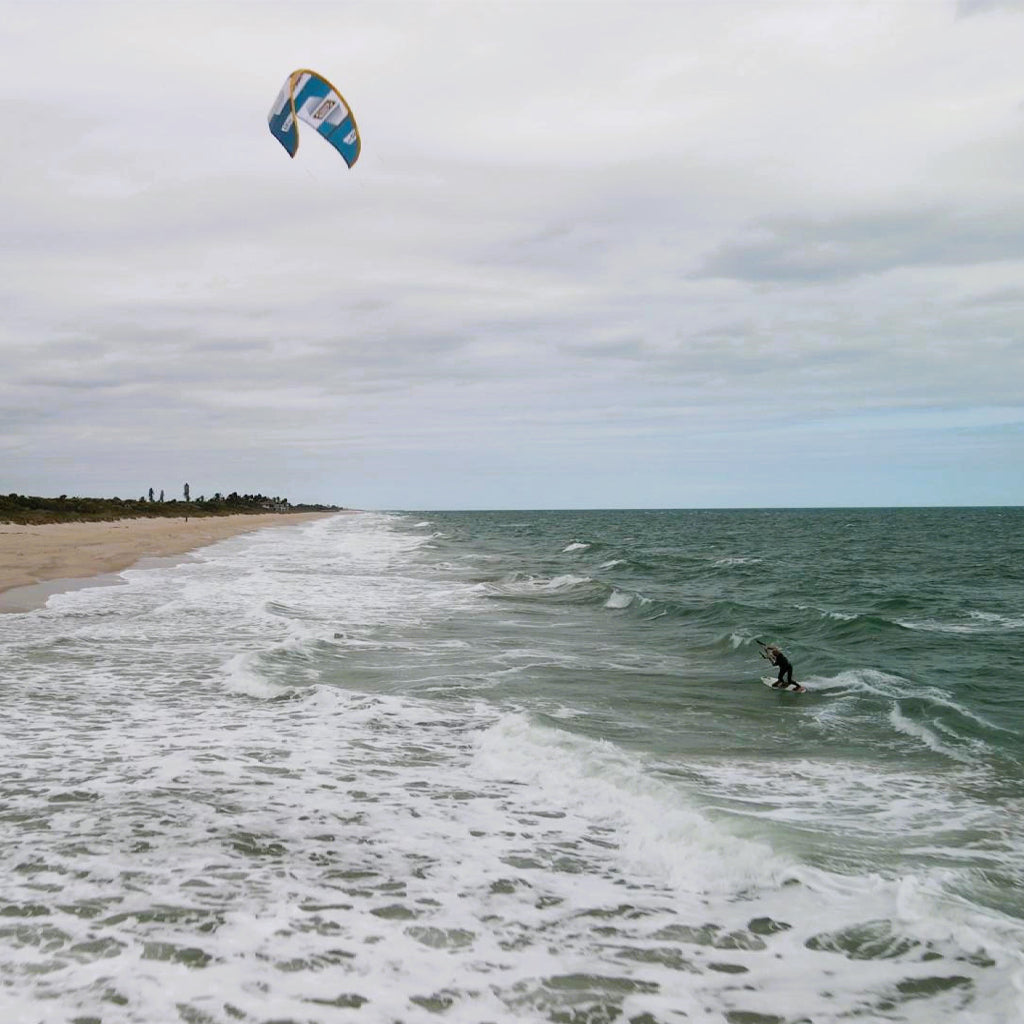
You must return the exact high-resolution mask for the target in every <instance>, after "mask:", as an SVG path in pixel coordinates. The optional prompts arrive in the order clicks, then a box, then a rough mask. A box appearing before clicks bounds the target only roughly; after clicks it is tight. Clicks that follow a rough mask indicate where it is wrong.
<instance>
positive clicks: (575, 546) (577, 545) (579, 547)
mask: <svg viewBox="0 0 1024 1024" xmlns="http://www.w3.org/2000/svg"><path fill="white" fill-rule="evenodd" d="M589 547H590V545H589V544H588V543H587V542H586V541H582V540H574V541H572V542H571V543H569V544H566V546H565V547H564V548H562V554H563V555H564V554H567V553H568V552H571V551H586V550H587V549H588V548H589Z"/></svg>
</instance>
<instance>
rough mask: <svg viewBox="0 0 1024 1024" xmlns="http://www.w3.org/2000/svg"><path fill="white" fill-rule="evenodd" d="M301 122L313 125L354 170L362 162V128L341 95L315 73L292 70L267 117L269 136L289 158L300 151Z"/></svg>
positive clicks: (301, 69) (305, 70)
mask: <svg viewBox="0 0 1024 1024" xmlns="http://www.w3.org/2000/svg"><path fill="white" fill-rule="evenodd" d="M299 121H305V123H306V124H309V125H312V126H313V127H314V128H315V129H316V131H317V134H318V135H320V136H322V137H323V138H325V139H326V140H327V141H328V142H329V143H330V144H331V145H332V146H333V147H334V148H335V149H336V150H337V151H338V152H339V153H340V154H341V156H342V158H343V159H344V161H345V163H346V164H348V166H349V167H351V166H352V165H353V164H354V163H355V162H356V161H357V160H358V159H359V151H360V149H361V148H362V143H361V140H360V138H359V128H358V127H357V125H356V119H355V118H354V117H353V116H352V111H351V110H349V108H348V104H346V103H345V101H344V100H343V99H342V97H341V93H340V92H338V90H337V89H335V88H334V86H333V85H331V83H330V82H328V81H327V79H326V78H324V77H323V75H319V74H317V73H316V72H315V71H309V70H307V69H305V68H300V69H299V70H298V71H293V72H292V73H291V74H290V75H289V76H288V79H287V81H286V82H285V83H284V85H283V86H281V91H280V92H279V93H278V94H277V99H276V100H274V105H273V106H272V107H271V108H270V113H269V114H268V115H267V123H268V124H269V126H270V134H271V135H273V136H274V138H275V139H277V141H278V142H280V143H281V145H282V146H284V148H285V149H286V150H288V155H289V156H295V154H296V153H297V152H298V149H299V125H298V122H299Z"/></svg>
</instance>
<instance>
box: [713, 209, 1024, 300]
mask: <svg viewBox="0 0 1024 1024" xmlns="http://www.w3.org/2000/svg"><path fill="white" fill-rule="evenodd" d="M1008 261H1014V262H1021V261H1024V208H1021V209H1010V210H1006V209H1003V210H999V209H991V210H983V211H977V212H966V211H955V210H950V209H945V210H923V211H910V210H903V211H892V212H885V213H875V214H870V215H855V216H849V217H845V218H839V219H835V220H832V221H829V222H821V221H807V220H797V219H793V220H787V221H777V222H774V223H772V222H768V223H763V224H758V225H754V226H753V227H751V228H750V229H748V231H747V232H746V237H742V238H739V239H737V240H735V241H730V242H727V243H726V244H725V245H723V246H721V247H720V248H718V249H717V250H716V251H715V252H713V253H712V254H710V256H709V257H708V258H707V259H706V260H705V261H704V263H703V264H702V265H701V266H700V267H699V268H698V269H697V270H696V272H695V276H697V277H729V278H736V279H739V280H746V281H807V282H816V281H827V280H840V279H843V278H847V277H853V276H857V275H861V274H882V273H885V272H887V271H890V270H893V269H896V268H907V267H934V266H977V265H979V264H987V263H998V262H1008Z"/></svg>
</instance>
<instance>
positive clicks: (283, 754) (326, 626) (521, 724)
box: [0, 508, 1024, 1024]
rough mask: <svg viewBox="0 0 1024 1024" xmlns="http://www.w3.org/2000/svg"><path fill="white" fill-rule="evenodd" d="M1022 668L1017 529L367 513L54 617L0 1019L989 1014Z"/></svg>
mask: <svg viewBox="0 0 1024 1024" xmlns="http://www.w3.org/2000/svg"><path fill="white" fill-rule="evenodd" d="M758 640H762V641H768V642H772V641H774V642H777V643H778V644H779V645H780V646H781V647H782V648H783V650H784V651H785V652H786V653H787V655H788V656H789V657H790V659H791V660H792V662H793V664H794V666H795V673H796V678H797V679H798V680H799V681H801V682H802V683H803V684H804V685H805V686H806V687H807V692H806V693H805V694H799V695H798V694H793V693H785V692H780V691H776V690H772V689H770V688H768V687H766V686H764V685H762V678H763V677H765V676H769V675H771V674H772V669H771V667H770V666H769V665H768V663H767V662H766V661H763V660H762V659H761V658H760V656H759V648H758V646H757V641H758ZM1022 643H1024V509H1019V508H1013V509H1010V508H1005V509H853V510H850V509H834V510H789V511H785V510H762V511H593V512H568V511H562V512H463V513H458V512H437V513H422V512H414V513H388V514H385V513H370V512H367V513H359V514H347V515H339V516H335V517H331V518H328V519H323V520H319V521H317V522H313V523H307V524H302V525H294V526H286V527H281V528H276V529H271V530H265V531H262V532H260V533H256V534H251V535H246V536H240V537H235V538H233V539H231V540H229V541H224V542H221V543H218V544H215V545H213V546H211V547H208V548H205V549H203V550H201V551H199V552H196V553H195V554H194V555H193V556H191V557H189V558H187V559H185V560H183V561H181V562H180V563H178V564H174V565H156V566H151V567H147V568H136V569H132V570H129V571H126V572H124V573H121V574H120V577H119V584H118V585H116V586H103V587H99V586H96V587H86V588H83V589H77V590H72V591H68V592H65V593H60V594H56V595H54V596H52V597H50V598H49V600H48V603H47V605H46V606H45V607H44V608H40V609H37V610H34V611H29V612H25V613H18V614H8V615H4V616H2V617H0V676H2V681H3V715H2V718H0V729H2V737H0V1020H3V1021H4V1022H11V1024H37V1022H38V1024H58V1022H59V1024H69V1022H73V1024H97V1022H102V1024H127V1022H145V1024H164V1022H168V1024H169V1022H178V1021H182V1022H186V1024H236V1022H253V1024H271V1022H273V1024H286V1022H288V1024H310V1022H318V1024H319V1022H325V1024H326V1022H335V1021H346V1022H348V1021H352V1022H363V1021H365V1022H368V1024H369V1022H373V1024H377V1022H410V1024H412V1022H438V1021H446V1022H460V1024H484V1022H504V1021H538V1022H547V1021H550V1022H567V1024H610V1022H613V1021H619V1022H622V1024H626V1022H629V1024H678V1022H686V1024H697V1022H715V1024H721V1022H725V1024H831V1022H863V1024H875V1022H910V1024H941V1022H946V1021H949V1022H956V1024H1019V1022H1020V1021H1021V1020H1024V824H1022V822H1024V814H1022V811H1024V778H1022V766H1024V653H1022Z"/></svg>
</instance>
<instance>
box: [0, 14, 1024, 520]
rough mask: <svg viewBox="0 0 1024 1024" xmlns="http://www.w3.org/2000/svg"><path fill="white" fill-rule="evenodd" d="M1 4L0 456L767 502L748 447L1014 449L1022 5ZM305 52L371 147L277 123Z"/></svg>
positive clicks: (339, 492) (560, 500) (229, 477)
mask: <svg viewBox="0 0 1024 1024" xmlns="http://www.w3.org/2000/svg"><path fill="white" fill-rule="evenodd" d="M0 13H2V15H3V16H4V21H5V33H4V36H3V38H2V39H0V53H2V56H3V58H4V61H5V64H4V66H5V69H6V73H5V75H4V76H3V77H2V78H0V109H2V110H3V112H4V117H5V125H6V127H7V129H8V130H7V133H6V134H5V137H4V141H3V142H2V143H0V145H2V146H3V147H4V151H3V160H2V161H0V175H2V179H3V185H4V187H3V189H0V218H2V220H3V223H4V229H5V246H4V250H3V252H2V253H0V306H2V308H3V310H4V316H3V318H2V319H0V352H2V354H3V358H4V368H5V372H4V375H3V376H2V378H0V422H2V423H3V425H4V426H5V428H6V432H5V434H4V441H3V442H2V443H3V444H4V445H5V448H4V452H5V458H4V471H5V473H6V475H7V477H8V482H7V483H6V484H0V486H4V487H5V489H8V490H9V489H19V490H26V491H32V490H35V491H39V492H53V493H65V492H67V493H70V492H71V491H74V490H78V491H79V492H85V491H88V490H94V491H96V490H102V489H106V490H107V492H108V493H118V492H120V493H133V492H139V491H141V490H143V489H145V488H146V487H148V486H150V485H155V484H156V483H157V481H154V480H153V479H152V477H153V476H155V475H157V473H160V474H166V475H167V476H168V477H169V478H177V477H179V476H182V478H190V479H191V482H192V483H193V489H194V490H195V491H196V493H199V492H200V491H201V490H205V491H207V492H212V491H213V490H222V491H223V490H239V491H263V492H264V493H288V494H290V496H292V497H295V498H300V497H302V498H309V499H330V498H334V499H336V500H339V501H343V502H345V503H348V504H360V505H389V504H398V505H402V506H413V505H425V504H427V505H429V504H449V505H474V506H479V505H481V504H495V503H497V504H503V503H513V504H517V505H524V504H525V505H551V504H617V503H618V504H644V503H647V502H655V503H668V504H687V503H688V502H691V501H693V500H695V499H694V497H693V496H694V495H698V496H699V497H700V500H701V501H702V502H707V503H712V504H715V503H723V502H726V499H728V501H741V502H743V503H751V502H754V503H756V502H757V501H758V500H764V498H765V493H764V490H763V486H762V484H761V483H760V482H757V483H756V484H755V483H753V482H751V483H750V484H747V483H745V482H744V481H745V480H746V478H745V477H744V478H743V479H742V480H741V481H739V482H737V481H736V480H734V479H732V476H733V472H732V470H731V468H730V467H731V466H733V465H734V464H735V463H736V462H737V461H740V462H742V461H744V460H745V458H746V456H745V453H746V452H748V451H750V450H754V449H756V450H759V451H771V452H772V453H773V454H774V456H775V457H776V458H778V459H779V460H780V461H782V462H783V463H785V465H786V466H788V467H790V468H791V470H792V472H793V473H798V474H802V475H801V477H800V479H801V480H802V481H804V482H803V483H801V484H800V485H799V486H796V485H794V486H793V488H792V489H791V490H790V492H789V493H790V494H792V495H796V494H800V495H803V496H805V497H806V498H807V500H808V501H811V502H812V503H813V502H814V501H815V498H814V494H815V486H816V484H815V482H816V481H827V482H828V483H827V487H825V488H824V489H822V490H821V492H820V493H819V494H818V496H817V501H818V502H819V503H825V504H829V503H836V502H837V501H838V499H839V497H841V496H843V495H849V494H851V493H855V492H856V489H849V488H848V487H847V484H846V483H845V482H844V481H843V480H842V479H841V478H839V477H834V476H830V475H829V474H827V473H825V472H824V471H823V469H822V467H823V466H827V465H828V464H829V459H830V457H838V456H839V455H841V456H842V458H843V459H844V460H846V461H847V463H848V464H849V460H850V459H851V458H852V455H851V453H855V452H856V451H857V450H858V449H863V450H864V451H865V452H870V453H871V455H872V456H873V457H874V458H877V459H878V460H879V464H878V465H877V466H875V467H874V468H872V463H871V459H870V458H868V457H867V455H865V456H864V457H863V458H861V459H860V460H859V461H858V463H857V464H858V465H859V466H860V467H861V470H860V471H862V472H863V473H864V474H865V475H866V478H870V479H872V480H878V481H888V483H886V486H891V482H892V481H893V480H894V479H896V478H897V477H899V479H900V480H901V481H902V480H909V481H911V483H909V484H907V487H906V488H903V484H902V483H901V484H900V489H899V490H898V493H899V494H901V495H904V496H905V495H906V494H907V493H911V492H912V490H913V483H912V482H913V479H914V474H913V472H912V471H911V470H908V469H907V466H908V465H911V464H912V461H913V455H914V453H915V452H917V453H918V454H919V455H920V457H921V459H922V462H921V465H922V466H924V465H925V464H927V465H928V466H934V465H935V460H936V459H938V460H939V461H940V462H941V461H942V459H946V464H948V465H953V464H955V463H956V460H957V459H961V458H963V452H964V451H966V450H968V448H969V447H970V445H969V444H968V442H967V441H966V440H965V438H967V437H968V435H970V437H971V438H975V439H976V438H978V437H979V436H981V433H984V435H985V439H986V440H985V444H986V445H988V446H989V447H987V448H986V449H985V450H986V452H988V453H989V454H988V455H987V456H986V458H987V459H989V462H990V464H991V465H998V464H999V459H1000V458H1001V459H1002V465H1003V467H1004V469H1003V477H1002V479H1004V480H1011V479H1015V478H1016V479H1019V473H1017V474H1016V477H1014V473H1015V467H1017V466H1018V465H1019V464H1018V463H1017V462H1015V460H1016V459H1017V458H1018V456H1019V454H1020V446H1019V438H1018V437H1017V435H1016V434H1015V433H1014V431H1015V430H1017V429H1018V428H1017V427H1016V426H1015V425H1014V421H1013V419H1012V415H1011V413H1012V410H1014V409H1016V408H1019V406H1020V395H1019V385H1018V384H1017V383H1016V382H1017V381H1019V380H1020V379H1024V363H1022V337H1021V334H1022V330H1021V307H1020V304H1019V302H1018V301H1017V300H1018V297H1019V294H1020V292H1019V289H1020V285H1019V281H1020V274H1021V263H1022V262H1024V260H1022V256H1024V253H1022V243H1021V238H1024V231H1022V228H1024V204H1022V203H1021V200H1020V190H1019V184H1018V183H1019V181H1020V175H1021V171H1022V170H1024V135H1022V133H1021V112H1020V103H1021V99H1022V94H1021V91H1020V77H1019V66H1018V65H1019V48H1018V47H1017V46H1016V45H1015V39H1014V34H1015V32H1016V31H1017V29H1018V27H1019V25H1020V23H1021V22H1020V16H1019V15H1018V14H1017V13H1015V11H1014V10H1012V9H1010V8H1009V7H1008V6H1006V5H996V4H960V5H959V6H954V5H953V4H949V5H946V4H943V3H935V4H913V5H837V4H821V5H807V4H803V3H792V4H791V3H785V2H783V3H777V4H770V5H763V4H753V3H751V4H744V3H741V4H722V5H703V4H700V5H697V4H662V3H643V2H640V3H639V5H638V4H634V3H630V4H626V3H621V4H620V3H617V2H609V3H602V4H588V3H550V4H544V5H543V6H541V5H539V4H523V3H487V4H479V3H433V2H424V3H408V4H397V3H395V4H387V5H380V4H376V3H367V4H359V3H356V4H347V5H342V6H337V7H331V6H329V5H323V4H303V3H301V2H299V3H290V4H287V5H273V4H262V3H253V4H219V3H216V2H210V3H204V4H201V5H200V4H174V5H169V4H167V5H143V6H139V7H123V6H114V7H112V6H110V5H107V4H103V3H92V2H88V0H87V2H84V3H83V2H75V3H61V2H59V0H54V2H51V3H48V4H45V5H27V4H19V3H10V2H2V8H0ZM954 14H957V15H960V17H959V18H954V17H953V15H954ZM967 15H974V16H972V17H967ZM300 66H312V67H317V68H319V69H321V70H322V71H323V72H324V73H325V74H327V75H328V77H329V78H331V79H332V80H333V81H335V82H336V84H338V86H339V87H340V88H341V90H342V92H343V93H344V94H345V96H346V98H347V99H348V100H349V102H350V103H351V104H352V105H353V108H354V109H355V111H356V115H357V117H358V120H359V124H360V127H361V129H362V132H363V138H364V149H363V155H362V157H361V159H360V161H359V163H358V164H357V165H356V167H355V168H354V169H353V170H352V171H348V170H347V169H345V168H344V166H343V165H342V164H341V162H340V160H339V159H338V157H337V155H336V154H335V153H333V151H331V150H330V147H327V146H323V145H318V143H319V142H320V140H318V139H317V138H316V137H315V135H313V134H312V133H308V134H306V135H304V136H303V141H302V145H301V147H300V151H299V154H298V156H297V157H296V159H295V160H294V161H290V160H289V159H288V158H287V156H286V155H285V154H284V152H283V151H282V150H281V149H280V147H278V146H277V145H276V144H275V143H274V142H273V140H272V139H271V138H270V136H269V133H268V132H267V131H266V126H265V123H264V118H265V114H266V110H267V109H268V108H269V106H270V103H271V101H272V100H273V98H274V96H275V94H276V92H277V90H278V88H279V87H280V85H281V82H282V81H283V80H284V78H285V76H286V75H287V74H288V72H289V71H291V70H292V69H293V68H295V67H300ZM991 410H1010V412H1006V413H1005V415H1004V413H1003V412H991ZM951 438H954V439H956V443H953V441H951ZM971 443H972V444H973V441H972V442H971ZM1000 445H1002V448H1000ZM939 449H942V450H943V451H946V452H947V453H948V454H947V455H945V456H943V455H941V454H936V452H937V451H939ZM890 450H891V451H892V452H897V451H898V452H899V453H900V455H899V458H900V460H902V461H901V462H900V471H899V473H898V474H894V472H891V471H890V470H889V469H887V468H886V461H885V460H886V459H887V458H888V455H887V452H889V451H890ZM1000 451H1001V452H1002V455H1000V454H999V453H1000ZM894 458H895V456H894ZM986 473H987V475H986V476H985V478H984V479H982V478H981V477H979V482H978V488H979V489H978V491H977V492H976V494H972V495H971V496H972V497H975V498H977V500H986V498H991V497H992V494H993V491H992V485H991V481H992V480H993V479H997V478H998V473H997V472H995V471H993V470H991V469H990V470H987V471H986ZM202 474H205V478H204V477H203V476H202ZM140 478H141V479H140ZM937 480H939V477H938V476H937V475H936V473H934V472H932V470H929V471H928V472H927V473H926V472H924V470H922V472H921V475H920V490H919V492H918V493H919V498H920V500H939V499H941V498H943V497H944V496H945V494H946V492H945V491H944V490H943V489H942V486H941V481H940V482H939V483H937V482H936V481H937ZM164 486H167V485H166V484H164ZM174 486H175V488H177V484H175V485H174ZM879 486H881V483H880V485H879ZM1000 486H1001V485H1000ZM1006 486H1007V487H1010V485H1009V484H1007V485H1006ZM1015 486H1018V487H1019V484H1017V485H1015ZM744 488H746V490H745V489H744ZM1004 491H1005V488H1004V490H1003V491H1000V493H1001V494H1002V493H1004ZM892 493H893V494H896V493H897V491H893V492H892ZM1014 493H1016V492H1014ZM962 494H963V491H962V490H961V491H960V492H958V497H962ZM716 495H717V496H718V497H717V498H716ZM1022 497H1024V496H1022Z"/></svg>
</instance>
